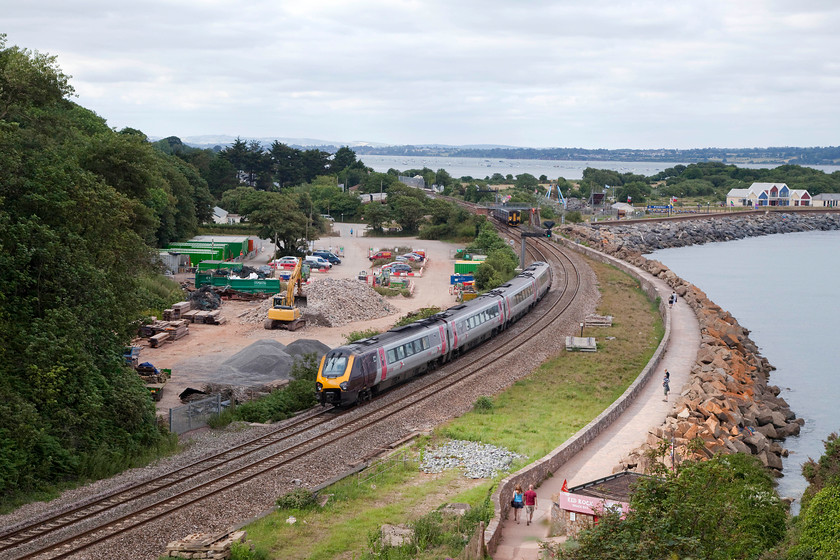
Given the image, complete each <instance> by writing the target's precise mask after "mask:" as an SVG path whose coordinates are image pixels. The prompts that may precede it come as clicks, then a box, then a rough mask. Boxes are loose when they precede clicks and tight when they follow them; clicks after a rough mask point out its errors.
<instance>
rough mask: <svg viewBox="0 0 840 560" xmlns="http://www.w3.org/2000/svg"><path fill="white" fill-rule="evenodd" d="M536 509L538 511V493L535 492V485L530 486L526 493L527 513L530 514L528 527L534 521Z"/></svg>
mask: <svg viewBox="0 0 840 560" xmlns="http://www.w3.org/2000/svg"><path fill="white" fill-rule="evenodd" d="M535 509H537V493H536V492H534V485H533V484H529V485H528V491H527V492H525V513H527V514H528V522H527V523H526V525H530V524H531V521H533V519H534V510H535Z"/></svg>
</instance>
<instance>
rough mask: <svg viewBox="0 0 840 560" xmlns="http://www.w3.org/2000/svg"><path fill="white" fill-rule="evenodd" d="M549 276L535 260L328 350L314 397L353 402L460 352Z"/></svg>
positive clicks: (506, 322) (503, 323) (508, 319)
mask: <svg viewBox="0 0 840 560" xmlns="http://www.w3.org/2000/svg"><path fill="white" fill-rule="evenodd" d="M551 280H552V272H551V267H550V266H549V265H548V264H547V263H544V262H535V263H533V264H531V265H530V266H528V267H527V268H526V269H525V270H523V271H522V272H521V273H520V274H518V275H517V276H516V277H514V278H513V279H511V281H510V282H508V283H507V284H503V285H502V286H499V287H498V288H496V289H495V290H492V291H490V292H487V293H485V294H482V295H480V296H478V297H477V298H475V299H472V300H470V301H467V302H465V303H463V304H460V305H456V306H454V307H450V308H449V309H447V310H446V311H443V312H441V313H438V314H436V315H433V316H432V317H429V318H428V319H422V320H420V321H416V322H414V323H411V324H410V325H406V326H403V327H397V328H395V329H391V330H389V331H387V332H385V333H382V334H379V335H376V336H372V337H370V338H366V339H364V340H359V341H356V342H353V343H351V344H347V345H345V346H339V347H338V348H334V349H332V350H330V351H329V352H328V353H327V354H326V355H325V356H324V357H323V358H322V359H321V364H320V366H319V368H318V377H317V379H316V382H315V391H316V393H317V396H318V401H319V402H320V403H321V404H322V405H326V404H335V405H351V404H355V403H357V402H360V401H363V400H366V399H369V398H371V397H372V396H373V395H375V394H377V393H379V392H381V391H384V390H385V389H388V388H389V387H392V386H394V385H396V384H398V383H401V382H403V381H406V380H408V379H411V378H412V377H414V376H416V375H420V374H422V373H424V372H426V371H428V370H430V369H433V368H435V367H437V366H440V365H441V364H444V363H446V362H448V361H449V360H452V359H454V358H456V357H458V356H460V355H461V354H463V353H464V352H466V351H467V350H469V349H470V348H473V347H475V346H478V345H479V344H481V343H482V342H484V341H486V340H488V339H489V338H492V337H493V336H495V335H497V334H499V333H500V332H502V331H503V330H505V329H506V328H507V327H508V326H510V325H511V324H512V323H513V322H515V321H516V320H518V319H519V318H521V317H522V316H523V315H525V314H526V313H528V311H530V310H531V309H532V308H533V307H534V306H535V305H536V304H537V302H538V301H540V300H541V299H542V298H543V296H545V294H546V293H548V290H549V288H551Z"/></svg>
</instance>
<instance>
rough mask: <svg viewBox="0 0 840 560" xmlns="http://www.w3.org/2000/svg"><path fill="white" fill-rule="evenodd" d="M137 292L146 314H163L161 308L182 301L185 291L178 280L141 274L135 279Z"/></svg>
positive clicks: (158, 315) (160, 315)
mask: <svg viewBox="0 0 840 560" xmlns="http://www.w3.org/2000/svg"><path fill="white" fill-rule="evenodd" d="M137 283H138V288H139V289H138V293H139V295H140V297H141V298H142V300H143V302H144V304H145V307H146V312H145V314H146V315H147V316H151V315H154V316H156V317H162V316H163V310H164V309H166V308H168V307H169V306H171V305H172V304H173V303H177V302H179V301H184V299H185V298H186V295H187V294H186V293H184V290H183V289H182V288H181V285H180V284H178V282H176V281H174V280H172V279H170V278H167V277H166V276H163V275H162V274H157V275H154V276H141V277H139V278H138V279H137Z"/></svg>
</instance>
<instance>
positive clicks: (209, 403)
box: [169, 394, 226, 435]
mask: <svg viewBox="0 0 840 560" xmlns="http://www.w3.org/2000/svg"><path fill="white" fill-rule="evenodd" d="M225 404H226V403H225ZM222 407H223V403H222V395H220V394H218V395H213V396H211V397H207V398H206V399H201V400H200V401H193V402H191V403H189V404H185V405H184V406H179V407H176V408H170V409H169V431H170V432H172V433H173V434H179V435H180V434H183V433H184V432H189V431H190V430H195V429H197V428H203V427H204V426H206V425H207V422H208V420H210V418H212V417H214V416H218V415H219V414H221V412H222Z"/></svg>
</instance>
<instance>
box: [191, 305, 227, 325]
mask: <svg viewBox="0 0 840 560" xmlns="http://www.w3.org/2000/svg"><path fill="white" fill-rule="evenodd" d="M189 316H190V318H191V319H192V322H193V323H204V324H205V325H223V324H225V323H226V322H227V319H226V318H225V317H222V312H221V311H220V310H218V309H214V310H213V311H195V312H193V311H190V312H189Z"/></svg>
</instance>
